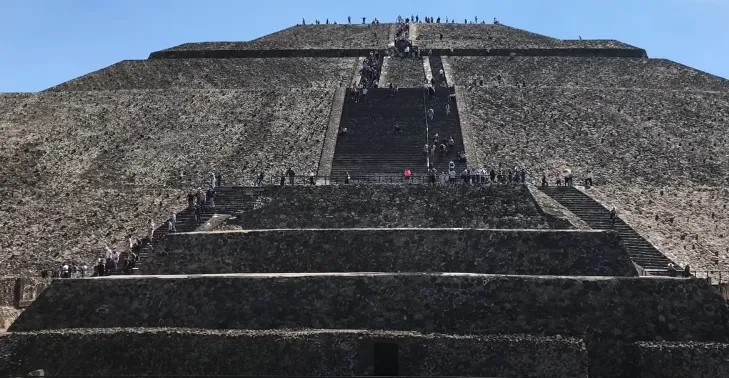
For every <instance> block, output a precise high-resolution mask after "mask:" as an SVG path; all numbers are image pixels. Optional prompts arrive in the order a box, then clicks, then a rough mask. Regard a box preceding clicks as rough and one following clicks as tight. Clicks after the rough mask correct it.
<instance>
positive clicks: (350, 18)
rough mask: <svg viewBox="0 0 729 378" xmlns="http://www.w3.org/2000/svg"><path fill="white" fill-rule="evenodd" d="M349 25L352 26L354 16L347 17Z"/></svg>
mask: <svg viewBox="0 0 729 378" xmlns="http://www.w3.org/2000/svg"><path fill="white" fill-rule="evenodd" d="M347 23H348V24H350V25H352V16H347Z"/></svg>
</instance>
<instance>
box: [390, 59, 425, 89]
mask: <svg viewBox="0 0 729 378" xmlns="http://www.w3.org/2000/svg"><path fill="white" fill-rule="evenodd" d="M388 67H389V71H388V74H387V82H382V83H380V87H382V88H386V87H387V86H388V85H389V83H392V84H393V85H397V86H398V87H401V88H420V87H422V86H423V83H424V82H425V71H423V60H422V59H413V58H391V59H390V63H389V66H388Z"/></svg>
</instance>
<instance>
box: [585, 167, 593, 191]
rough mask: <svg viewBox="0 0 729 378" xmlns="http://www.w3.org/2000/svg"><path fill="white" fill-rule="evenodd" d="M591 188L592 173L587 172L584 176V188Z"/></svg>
mask: <svg viewBox="0 0 729 378" xmlns="http://www.w3.org/2000/svg"><path fill="white" fill-rule="evenodd" d="M591 187H592V171H591V170H589V169H588V170H587V175H586V176H585V188H586V189H590V188H591Z"/></svg>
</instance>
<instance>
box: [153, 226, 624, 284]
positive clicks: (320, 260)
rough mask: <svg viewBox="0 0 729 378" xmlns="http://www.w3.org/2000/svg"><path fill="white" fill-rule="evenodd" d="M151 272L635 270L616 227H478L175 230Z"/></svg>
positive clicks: (588, 272) (614, 273) (544, 272)
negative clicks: (551, 229)
mask: <svg viewBox="0 0 729 378" xmlns="http://www.w3.org/2000/svg"><path fill="white" fill-rule="evenodd" d="M155 252H156V253H155V255H154V256H153V257H152V258H151V259H148V260H147V261H145V263H144V265H143V267H142V269H144V270H145V273H148V274H201V273H246V272H250V273H286V272H463V273H492V274H525V275H578V276H636V275H637V272H636V271H635V268H634V266H633V264H632V262H631V260H630V257H629V256H628V254H627V253H626V252H625V250H624V249H623V247H622V244H621V242H620V239H619V237H618V235H617V234H615V233H612V232H602V231H534V230H474V229H397V230H390V229H369V230H367V229H338V230H273V231H254V232H216V233H191V234H171V235H168V237H167V238H166V239H165V241H164V244H162V245H160V246H159V247H158V248H157V250H156V251H155Z"/></svg>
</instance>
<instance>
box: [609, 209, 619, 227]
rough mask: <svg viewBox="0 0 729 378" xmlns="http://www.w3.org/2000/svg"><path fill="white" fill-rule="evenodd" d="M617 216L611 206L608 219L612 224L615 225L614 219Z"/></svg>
mask: <svg viewBox="0 0 729 378" xmlns="http://www.w3.org/2000/svg"><path fill="white" fill-rule="evenodd" d="M617 217H618V212H617V211H616V210H615V208H614V207H613V209H612V210H610V221H611V222H612V224H613V226H615V219H616V218H617Z"/></svg>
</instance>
